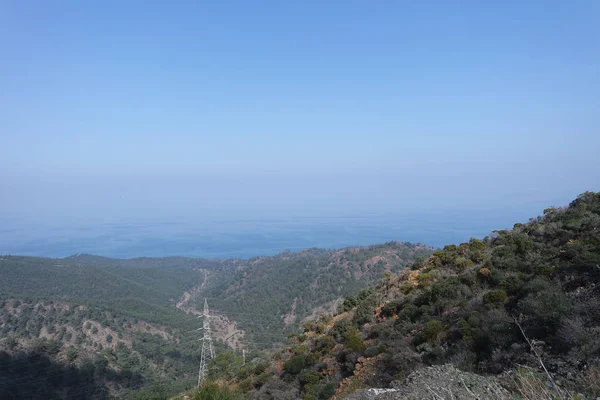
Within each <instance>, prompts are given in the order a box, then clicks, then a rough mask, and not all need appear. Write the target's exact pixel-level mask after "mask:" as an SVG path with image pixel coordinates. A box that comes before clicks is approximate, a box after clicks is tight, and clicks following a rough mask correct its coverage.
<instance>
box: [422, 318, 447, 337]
mask: <svg viewBox="0 0 600 400" xmlns="http://www.w3.org/2000/svg"><path fill="white" fill-rule="evenodd" d="M442 329H443V326H442V322H441V321H439V320H437V319H432V320H431V321H428V322H427V323H426V324H425V329H424V330H423V333H424V334H425V336H426V337H427V339H429V340H435V339H436V338H437V336H438V334H439V333H440V332H441V331H442Z"/></svg>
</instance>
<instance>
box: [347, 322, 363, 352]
mask: <svg viewBox="0 0 600 400" xmlns="http://www.w3.org/2000/svg"><path fill="white" fill-rule="evenodd" d="M344 341H345V343H346V347H348V348H349V349H350V350H351V351H353V352H357V353H358V352H361V351H363V350H364V348H365V343H364V342H363V340H362V339H361V337H360V334H359V332H358V329H357V328H356V327H354V326H352V327H350V328H349V329H348V330H347V331H346V334H345V335H344Z"/></svg>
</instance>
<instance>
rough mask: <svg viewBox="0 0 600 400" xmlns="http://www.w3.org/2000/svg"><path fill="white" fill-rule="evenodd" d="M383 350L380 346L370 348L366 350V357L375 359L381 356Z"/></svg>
mask: <svg viewBox="0 0 600 400" xmlns="http://www.w3.org/2000/svg"><path fill="white" fill-rule="evenodd" d="M382 350H383V349H382V348H381V347H380V346H369V347H367V348H366V349H365V357H367V358H369V357H375V356H376V355H378V354H380V353H381V352H382Z"/></svg>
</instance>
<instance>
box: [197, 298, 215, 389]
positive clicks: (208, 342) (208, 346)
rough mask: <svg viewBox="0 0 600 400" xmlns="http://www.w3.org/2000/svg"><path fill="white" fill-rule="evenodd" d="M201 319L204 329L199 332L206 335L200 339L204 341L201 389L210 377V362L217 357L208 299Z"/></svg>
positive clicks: (199, 380) (199, 381) (200, 375)
mask: <svg viewBox="0 0 600 400" xmlns="http://www.w3.org/2000/svg"><path fill="white" fill-rule="evenodd" d="M200 317H202V328H198V329H197V330H202V331H204V335H203V336H202V338H201V339H198V340H201V341H202V355H201V356H200V370H199V371H198V388H200V384H201V383H202V380H204V378H206V375H208V362H209V361H210V360H211V359H212V358H214V357H215V352H214V350H213V345H212V338H211V337H210V316H209V314H208V301H207V300H206V299H204V312H203V313H202V316H198V318H200Z"/></svg>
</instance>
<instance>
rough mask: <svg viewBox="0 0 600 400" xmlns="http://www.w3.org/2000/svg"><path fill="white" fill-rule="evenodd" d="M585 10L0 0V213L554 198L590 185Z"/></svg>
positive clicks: (591, 10)
mask: <svg viewBox="0 0 600 400" xmlns="http://www.w3.org/2000/svg"><path fill="white" fill-rule="evenodd" d="M92 3H93V4H92ZM599 20H600V2H598V1H595V0H590V1H573V2H565V1H550V0H547V1H502V2H485V1H463V2H447V1H438V2H436V1H423V2H408V1H396V2H390V1H381V2H372V1H302V2H291V1H284V2H282V1H260V2H258V1H256V2H255V1H239V2H237V1H236V2H234V1H217V2H208V1H206V2H199V1H189V2H188V1H176V2H166V1H161V2H158V1H155V2H152V1H151V2H145V1H144V2H142V1H126V2H122V1H101V2H84V1H55V2H54V1H53V2H35V1H3V2H2V3H1V4H0V48H1V49H2V61H0V140H1V143H2V156H0V184H1V185H2V187H3V188H4V189H3V195H2V198H1V199H0V216H3V217H13V218H30V219H38V218H67V217H70V218H71V217H72V218H83V217H85V216H90V215H93V216H97V217H99V218H120V217H122V216H137V217H140V218H141V217H146V218H147V217H152V216H156V217H157V218H158V217H169V216H173V215H185V214H186V213H188V214H191V213H196V214H215V215H216V214H240V215H243V214H250V213H252V214H257V215H268V214H283V215H285V214H290V215H301V214H303V213H306V214H321V215H327V214H335V213H346V214H360V213H367V212H382V213H384V212H394V211H398V210H403V209H419V208H431V209H435V208H440V207H454V208H461V207H464V208H468V207H479V208H482V207H509V208H510V207H513V208H514V207H522V206H527V207H537V208H536V209H540V210H541V209H543V208H544V206H547V205H560V204H564V203H566V202H568V201H569V200H571V199H572V198H573V197H574V196H576V195H577V194H578V193H580V192H582V191H584V190H600V185H599V183H600V157H598V150H599V149H600V132H599V129H598V127H599V126H600V125H599V123H600V73H598V71H600V40H599V38H600V24H598V21H599ZM532 205H534V206H532Z"/></svg>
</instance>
